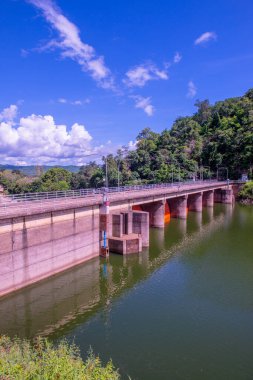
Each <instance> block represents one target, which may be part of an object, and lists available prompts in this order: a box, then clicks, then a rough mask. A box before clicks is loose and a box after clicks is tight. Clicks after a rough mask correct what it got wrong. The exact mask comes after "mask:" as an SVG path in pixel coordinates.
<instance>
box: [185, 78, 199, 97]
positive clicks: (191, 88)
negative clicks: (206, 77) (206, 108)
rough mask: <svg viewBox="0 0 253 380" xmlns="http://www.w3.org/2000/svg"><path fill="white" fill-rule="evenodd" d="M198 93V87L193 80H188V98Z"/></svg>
mask: <svg viewBox="0 0 253 380" xmlns="http://www.w3.org/2000/svg"><path fill="white" fill-rule="evenodd" d="M196 94H197V87H196V86H195V84H194V83H193V81H192V80H190V81H189V82H188V92H187V97H188V98H194V96H195V95H196Z"/></svg>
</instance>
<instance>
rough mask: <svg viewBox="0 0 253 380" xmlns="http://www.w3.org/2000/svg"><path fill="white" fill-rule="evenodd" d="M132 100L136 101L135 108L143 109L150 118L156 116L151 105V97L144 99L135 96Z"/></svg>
mask: <svg viewBox="0 0 253 380" xmlns="http://www.w3.org/2000/svg"><path fill="white" fill-rule="evenodd" d="M131 98H132V99H134V101H135V108H140V109H142V110H143V111H144V112H145V113H146V114H147V115H148V116H152V115H153V114H154V112H155V108H154V106H153V105H152V104H151V98H150V97H147V98H144V97H143V96H140V95H133V96H131Z"/></svg>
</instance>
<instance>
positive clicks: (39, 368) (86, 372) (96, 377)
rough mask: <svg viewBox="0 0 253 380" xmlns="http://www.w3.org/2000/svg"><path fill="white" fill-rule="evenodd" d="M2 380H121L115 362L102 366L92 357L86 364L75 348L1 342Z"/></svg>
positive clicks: (24, 342)
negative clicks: (114, 365)
mask: <svg viewBox="0 0 253 380" xmlns="http://www.w3.org/2000/svg"><path fill="white" fill-rule="evenodd" d="M0 378H1V379H6V380H7V379H8V380H16V379H17V380H34V379H38V380H56V379H57V380H70V379H75V380H118V379H119V378H120V377H119V374H118V372H117V371H116V370H115V369H114V367H113V364H112V362H111V361H110V362H109V363H107V364H106V366H102V364H101V361H100V359H99V358H98V357H95V356H94V355H93V354H90V355H89V357H88V358H87V360H86V361H85V362H83V361H82V359H81V357H80V353H79V350H78V349H77V347H76V346H74V345H68V344H67V343H66V342H65V341H62V342H60V343H59V344H58V346H56V347H54V346H53V345H52V344H51V343H49V341H48V340H46V339H39V340H38V341H37V343H36V345H32V344H31V343H30V342H29V341H27V340H20V339H13V340H11V339H10V338H8V337H5V336H2V337H1V338H0Z"/></svg>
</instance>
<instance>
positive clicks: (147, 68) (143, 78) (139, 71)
mask: <svg viewBox="0 0 253 380" xmlns="http://www.w3.org/2000/svg"><path fill="white" fill-rule="evenodd" d="M126 77H127V78H126V79H124V80H123V82H124V83H125V84H126V85H127V86H128V87H143V86H145V84H146V83H147V82H149V81H151V80H159V79H163V80H167V79H169V75H168V72H167V70H166V69H165V70H160V69H158V68H157V67H156V66H155V65H154V64H150V63H149V64H143V65H139V66H135V67H134V68H132V69H130V70H128V71H127V72H126Z"/></svg>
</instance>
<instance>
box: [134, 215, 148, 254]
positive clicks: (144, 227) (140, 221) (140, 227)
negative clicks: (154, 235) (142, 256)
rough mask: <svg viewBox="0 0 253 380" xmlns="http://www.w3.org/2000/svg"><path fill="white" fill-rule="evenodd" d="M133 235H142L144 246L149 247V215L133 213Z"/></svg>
mask: <svg viewBox="0 0 253 380" xmlns="http://www.w3.org/2000/svg"><path fill="white" fill-rule="evenodd" d="M132 216H133V233H134V234H140V235H141V237H142V246H143V247H148V246H149V213H148V212H144V211H133V213H132Z"/></svg>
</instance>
